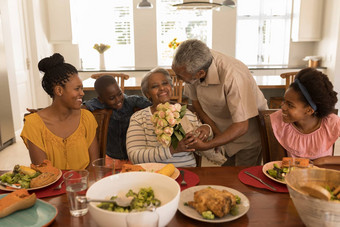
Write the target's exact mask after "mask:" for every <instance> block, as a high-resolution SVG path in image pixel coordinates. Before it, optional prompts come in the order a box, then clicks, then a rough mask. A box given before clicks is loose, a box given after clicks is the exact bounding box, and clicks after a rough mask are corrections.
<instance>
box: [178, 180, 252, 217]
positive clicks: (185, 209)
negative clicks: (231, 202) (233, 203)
mask: <svg viewBox="0 0 340 227" xmlns="http://www.w3.org/2000/svg"><path fill="white" fill-rule="evenodd" d="M207 187H212V188H215V189H218V190H227V191H228V192H230V193H232V194H234V195H237V196H238V197H240V198H241V203H240V204H238V205H237V206H238V214H237V215H235V216H233V215H231V214H228V215H227V216H225V217H223V218H216V219H214V220H208V219H204V218H203V217H202V215H200V214H199V213H198V212H197V211H196V210H195V209H194V208H192V207H189V206H186V205H184V203H187V202H189V201H193V200H194V193H195V192H196V191H199V190H201V189H204V188H207ZM249 207H250V204H249V200H248V198H247V197H246V196H245V195H244V194H242V193H241V192H239V191H237V190H235V189H232V188H228V187H224V186H219V185H199V186H194V187H191V188H187V189H185V190H183V191H182V192H181V197H180V199H179V205H178V210H179V211H180V212H181V213H183V214H184V215H186V216H188V217H190V218H193V219H196V220H198V221H203V222H210V223H221V222H228V221H233V220H235V219H238V218H240V217H242V216H243V215H245V214H246V213H247V212H248V210H249Z"/></svg>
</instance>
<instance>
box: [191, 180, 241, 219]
mask: <svg viewBox="0 0 340 227" xmlns="http://www.w3.org/2000/svg"><path fill="white" fill-rule="evenodd" d="M239 203H240V197H238V196H237V195H234V194H232V193H230V192H228V191H227V190H224V189H223V190H219V189H215V188H212V187H206V188H204V189H201V190H199V191H196V192H195V193H194V201H188V205H189V206H190V207H192V208H194V209H195V210H196V211H197V212H198V213H199V214H201V215H202V217H203V218H204V219H211V220H213V219H215V216H217V217H218V218H223V217H224V216H226V215H228V214H232V215H236V214H237V212H238V211H237V206H236V204H239Z"/></svg>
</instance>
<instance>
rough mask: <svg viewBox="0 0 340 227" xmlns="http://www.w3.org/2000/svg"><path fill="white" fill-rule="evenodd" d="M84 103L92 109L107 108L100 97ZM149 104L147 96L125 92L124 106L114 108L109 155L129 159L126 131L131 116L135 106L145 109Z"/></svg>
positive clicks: (109, 132) (107, 148)
mask: <svg viewBox="0 0 340 227" xmlns="http://www.w3.org/2000/svg"><path fill="white" fill-rule="evenodd" d="M83 104H84V105H85V106H86V107H87V109H88V110H90V111H94V110H96V109H105V108H107V107H106V106H105V104H103V103H101V102H100V101H99V100H98V98H92V99H90V100H88V101H85V102H84V103H83ZM148 106H151V102H150V101H149V100H148V99H146V98H145V97H141V96H137V95H130V96H128V95H125V94H124V103H123V107H122V108H121V109H119V110H115V109H113V111H112V115H111V118H110V123H109V128H108V134H107V145H106V154H107V155H108V156H109V157H111V158H115V159H120V160H127V159H128V156H127V152H126V132H127V129H128V127H129V123H130V117H131V116H132V114H133V113H134V109H135V108H141V109H144V108H146V107H148Z"/></svg>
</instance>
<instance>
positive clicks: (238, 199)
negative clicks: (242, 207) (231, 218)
mask: <svg viewBox="0 0 340 227" xmlns="http://www.w3.org/2000/svg"><path fill="white" fill-rule="evenodd" d="M235 198H236V204H240V203H241V198H240V197H238V196H237V195H235Z"/></svg>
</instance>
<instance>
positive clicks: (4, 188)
mask: <svg viewBox="0 0 340 227" xmlns="http://www.w3.org/2000/svg"><path fill="white" fill-rule="evenodd" d="M4 174H5V173H4ZM62 175H63V174H62V172H61V170H59V174H58V176H57V178H56V179H55V180H54V181H53V182H51V183H49V184H46V185H42V186H40V187H35V188H27V190H28V191H30V190H36V189H40V188H45V187H47V186H49V185H51V184H54V183H55V182H57V181H58V180H59V178H60V177H61V176H62ZM0 189H1V190H4V191H9V192H12V191H15V190H18V189H15V188H6V187H5V186H3V185H0Z"/></svg>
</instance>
